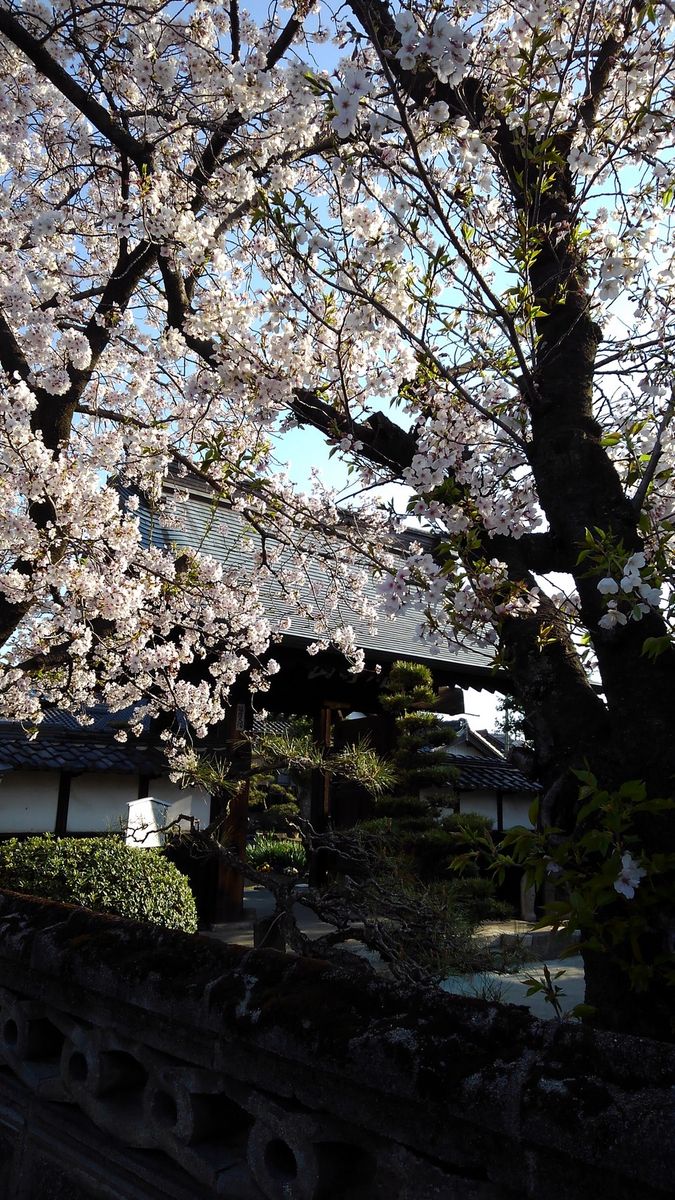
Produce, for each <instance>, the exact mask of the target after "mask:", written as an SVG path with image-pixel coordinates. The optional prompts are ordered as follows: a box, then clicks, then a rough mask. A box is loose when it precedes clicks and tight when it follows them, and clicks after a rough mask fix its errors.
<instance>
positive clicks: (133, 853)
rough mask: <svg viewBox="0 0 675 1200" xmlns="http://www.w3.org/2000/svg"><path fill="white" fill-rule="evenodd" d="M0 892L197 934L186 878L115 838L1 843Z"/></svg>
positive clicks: (157, 854)
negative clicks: (18, 893) (7, 889)
mask: <svg viewBox="0 0 675 1200" xmlns="http://www.w3.org/2000/svg"><path fill="white" fill-rule="evenodd" d="M0 887H4V888H9V889H10V890H12V891H17V892H29V893H30V894H32V895H34V896H43V897H44V898H45V899H48V900H62V901H64V902H65V903H68V904H78V905H81V906H82V907H83V908H92V909H94V910H95V911H97V912H107V913H114V914H116V915H117V916H120V917H130V918H131V919H132V920H135V921H150V922H152V924H154V925H162V926H164V928H166V929H182V930H184V931H185V932H186V933H194V932H195V931H196V929H197V910H196V907H195V901H194V897H193V895H192V892H191V891H190V887H189V884H188V881H187V879H186V878H185V876H184V875H181V873H180V871H178V870H177V868H176V867H175V866H174V865H173V863H170V862H168V860H167V859H166V858H165V857H164V856H163V854H162V853H161V851H157V850H142V849H138V848H136V847H133V846H127V845H125V843H124V842H123V841H121V839H120V838H117V837H101V838H55V837H52V836H51V835H50V834H45V835H44V836H42V837H31V838H26V840H25V841H19V840H18V839H17V838H11V839H10V840H9V841H6V842H2V843H0Z"/></svg>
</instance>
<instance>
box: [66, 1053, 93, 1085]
mask: <svg viewBox="0 0 675 1200" xmlns="http://www.w3.org/2000/svg"><path fill="white" fill-rule="evenodd" d="M88 1074H89V1063H88V1062H87V1059H86V1057H85V1055H84V1054H81V1053H80V1051H79V1050H76V1051H75V1052H74V1053H73V1054H71V1056H70V1058H69V1059H68V1078H69V1079H72V1080H73V1082H74V1083H84V1082H85V1080H86V1078H87V1076H88Z"/></svg>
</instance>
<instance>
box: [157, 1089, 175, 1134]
mask: <svg viewBox="0 0 675 1200" xmlns="http://www.w3.org/2000/svg"><path fill="white" fill-rule="evenodd" d="M152 1115H153V1118H154V1120H155V1121H157V1124H158V1125H162V1126H163V1127H164V1128H165V1129H173V1126H174V1125H175V1124H176V1122H177V1120H178V1106H177V1104H176V1101H175V1099H174V1097H173V1096H172V1095H171V1093H170V1092H163V1091H161V1090H159V1089H158V1090H157V1091H156V1092H155V1093H154V1095H153V1097H152Z"/></svg>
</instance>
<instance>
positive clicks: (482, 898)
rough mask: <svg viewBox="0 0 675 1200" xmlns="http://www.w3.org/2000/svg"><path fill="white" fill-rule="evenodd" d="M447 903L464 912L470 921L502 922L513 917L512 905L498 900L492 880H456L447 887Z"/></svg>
mask: <svg viewBox="0 0 675 1200" xmlns="http://www.w3.org/2000/svg"><path fill="white" fill-rule="evenodd" d="M447 895H448V902H449V903H450V904H451V905H453V906H455V907H457V908H459V909H460V910H461V911H462V912H464V913H465V914H466V915H467V917H468V918H469V919H470V920H471V921H476V922H477V923H478V924H480V923H481V922H482V921H504V920H509V919H512V918H513V917H514V915H515V914H514V911H513V907H512V905H510V904H509V903H508V902H507V901H506V900H498V899H497V897H496V896H495V888H494V884H493V883H492V880H490V879H483V878H476V879H466V878H464V879H456V880H454V881H453V882H452V883H450V884H449V885H448V888H447Z"/></svg>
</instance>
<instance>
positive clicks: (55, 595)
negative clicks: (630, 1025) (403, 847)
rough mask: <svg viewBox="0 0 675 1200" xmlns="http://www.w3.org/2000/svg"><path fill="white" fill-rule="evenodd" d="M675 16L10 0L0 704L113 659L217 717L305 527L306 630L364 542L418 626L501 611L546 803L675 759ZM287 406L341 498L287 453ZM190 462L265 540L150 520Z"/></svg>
mask: <svg viewBox="0 0 675 1200" xmlns="http://www.w3.org/2000/svg"><path fill="white" fill-rule="evenodd" d="M674 26H675V8H674V6H673V5H672V3H670V2H669V0H656V2H654V3H643V2H641V0H631V2H620V0H592V2H591V0H569V2H567V0H566V2H565V3H559V4H543V3H541V2H540V0H516V2H515V3H509V4H503V3H500V2H498V0H464V2H458V3H456V4H452V5H447V6H444V7H442V8H441V7H440V6H439V5H435V4H432V3H426V2H423V0H420V2H419V3H415V4H412V5H408V6H405V7H398V6H397V5H395V4H391V3H389V2H388V0H348V2H347V3H346V5H344V6H342V7H340V8H339V9H338V10H337V12H336V13H333V12H332V11H331V10H330V9H329V8H328V6H326V5H320V6H319V5H312V4H311V2H309V0H300V2H299V3H298V4H297V6H296V7H295V8H294V9H292V10H286V11H285V12H284V11H283V10H280V9H278V8H277V6H276V5H274V6H271V8H270V10H269V12H260V13H258V14H257V15H255V16H251V15H250V14H248V13H246V12H244V11H243V10H240V8H239V5H238V2H237V0H227V2H226V3H224V4H218V3H201V2H198V3H187V4H182V5H181V4H177V3H164V2H162V0H138V2H137V3H133V4H132V3H123V2H119V3H113V2H106V0H101V2H100V3H97V2H95V0H93V2H92V0H90V2H87V3H84V2H82V0H58V2H57V3H55V4H51V5H49V4H46V3H43V2H42V0H25V2H24V3H19V2H18V0H2V3H1V4H0V38H1V41H0V72H1V74H2V84H3V88H2V95H3V97H4V99H3V101H2V126H1V132H0V139H1V143H0V154H1V155H2V160H1V165H0V172H1V178H2V184H3V198H4V205H3V210H4V212H3V216H2V217H1V218H0V364H1V366H2V369H3V385H2V386H3V390H2V398H1V400H0V404H1V408H0V437H1V439H2V469H1V471H0V488H1V492H0V494H1V496H2V504H3V511H4V516H5V522H4V529H3V533H2V539H3V540H2V562H3V572H2V576H1V587H2V591H1V593H0V629H1V632H2V638H3V642H4V645H5V651H4V658H3V667H2V674H1V676H0V694H1V696H2V706H3V710H4V711H5V712H6V713H8V714H13V715H15V716H18V717H21V718H26V717H30V718H32V719H39V712H40V708H41V706H42V705H43V704H44V703H45V702H46V701H57V702H58V703H61V704H68V705H70V706H71V707H73V708H75V709H77V708H81V707H82V706H84V705H85V704H86V703H87V701H89V700H91V698H92V696H94V695H98V696H103V697H104V698H105V699H106V701H107V702H108V703H109V704H111V705H112V706H113V707H121V706H122V705H124V704H127V703H130V702H134V703H136V702H138V701H139V700H143V701H144V702H145V703H146V705H147V706H148V708H149V711H151V712H157V711H159V710H161V709H167V708H168V709H172V708H179V709H182V710H183V711H184V712H185V713H186V715H187V717H188V719H189V720H190V721H191V722H192V724H193V726H194V727H195V728H196V729H197V730H198V731H203V730H204V729H205V728H206V727H207V726H208V725H209V724H210V723H212V722H215V721H218V720H219V719H221V717H222V714H223V711H224V706H225V704H226V702H227V696H228V692H229V689H230V687H231V685H232V683H233V682H234V680H235V679H236V678H237V676H238V675H239V674H241V672H242V671H245V670H249V669H250V668H251V665H252V664H253V665H257V664H259V663H260V661H261V659H262V657H263V656H264V655H265V652H266V651H267V649H268V647H269V645H270V641H271V640H272V641H273V639H274V637H275V636H276V635H277V634H279V633H280V632H281V626H280V625H278V626H276V627H275V626H273V625H272V624H271V623H270V619H269V617H266V616H265V614H264V611H263V607H262V605H261V602H260V595H259V587H260V585H261V582H262V581H264V580H265V579H267V578H268V577H269V575H270V574H271V573H274V574H276V575H277V577H278V585H279V586H280V587H282V588H284V589H285V590H286V592H287V594H288V597H289V604H292V603H300V602H301V598H300V593H301V591H302V588H301V584H302V579H303V572H304V570H305V568H306V563H307V558H308V555H310V554H318V553H320V554H322V555H323V556H324V558H325V562H326V564H327V569H330V571H331V572H332V578H334V581H335V586H334V588H332V589H331V594H332V608H329V607H326V608H325V609H324V610H323V611H322V609H321V606H320V604H318V603H314V602H313V604H312V606H311V615H312V618H313V619H314V620H315V622H316V628H317V639H318V644H320V645H321V644H324V642H325V641H327V640H328V641H330V640H331V639H333V640H334V641H335V642H336V644H338V645H339V646H340V647H341V648H342V649H344V650H345V652H346V653H347V654H350V655H352V657H353V658H354V661H355V664H356V665H358V654H357V652H356V650H355V646H354V638H353V631H351V630H350V629H349V628H348V627H347V628H345V627H343V626H341V625H340V624H339V621H338V616H339V603H338V599H339V596H340V595H345V596H349V598H350V602H351V603H352V605H354V604H358V603H359V599H358V597H359V591H360V586H361V582H362V580H363V577H364V570H365V569H366V567H368V564H370V566H373V565H375V566H378V565H379V567H380V569H381V570H382V572H383V574H382V602H383V607H384V608H385V610H388V611H389V612H393V613H395V612H396V611H398V610H399V609H400V608H401V607H402V606H403V605H405V604H407V603H409V602H410V600H411V598H412V597H413V596H417V597H418V598H419V597H420V596H421V599H422V603H423V605H424V609H425V614H426V615H425V620H424V623H423V628H422V631H421V633H422V634H423V636H425V637H427V638H428V639H429V641H430V642H431V643H434V642H436V643H442V642H447V640H448V639H454V640H456V639H462V638H471V639H473V640H474V641H478V642H479V643H482V644H484V645H486V647H488V648H489V649H490V652H491V653H492V654H493V655H494V660H495V665H496V666H498V667H500V668H501V669H502V670H503V672H504V678H505V680H506V685H507V686H508V687H509V688H510V689H511V690H512V692H513V693H514V695H515V698H516V701H517V703H518V704H519V705H520V706H521V707H522V708H523V710H524V711H525V713H526V715H527V719H528V722H529V725H530V727H531V728H532V729H533V730H534V733H535V737H536V744H537V754H538V759H539V767H540V771H541V775H542V778H543V780H544V782H545V784H546V785H547V796H546V801H545V805H544V809H545V816H546V819H547V820H548V821H554V820H555V821H558V822H560V823H562V825H563V826H564V827H565V828H570V827H571V826H572V825H573V823H574V814H575V811H576V805H577V792H578V788H577V781H576V779H575V777H574V776H573V775H572V774H571V770H572V769H574V768H584V769H586V770H587V771H588V770H592V771H593V772H594V773H595V776H596V777H597V779H598V781H599V783H600V784H601V785H602V786H604V787H607V788H610V789H611V788H614V787H618V786H619V785H620V784H621V783H622V782H623V781H626V780H631V779H640V780H643V781H644V783H645V785H646V789H647V794H648V795H650V796H652V797H654V798H657V797H662V796H671V795H672V791H673V776H674V774H675V739H673V737H672V729H673V725H674V718H675V711H674V710H675V694H674V689H673V677H674V674H675V670H674V667H675V650H674V648H673V645H672V639H671V632H672V624H673V615H674V614H673V608H674V606H675V600H674V595H675V593H674V592H673V579H672V575H673V565H672V554H671V538H672V533H673V512H674V503H673V482H672V480H673V411H674V408H673V383H672V354H673V323H672V315H673V300H674V296H675V263H674V260H673V248H672V247H673V237H672V228H671V225H672V219H673V217H672V214H673V198H674V195H675V158H674V156H673V114H674V113H675V96H674V95H673V91H674V88H675V70H674V67H675V62H674V58H675V53H674V48H675V37H674V32H673V30H674ZM297 426H301V427H310V426H311V427H313V428H314V429H315V430H318V431H319V432H320V433H321V434H322V435H323V436H324V437H325V439H326V440H327V441H328V442H329V443H330V445H331V447H332V448H333V449H334V451H335V453H336V454H337V455H338V456H339V457H340V458H342V459H344V460H345V462H346V463H347V464H348V466H349V469H350V471H351V476H350V478H351V481H352V485H353V486H352V493H353V502H352V505H351V509H350V511H346V510H345V509H344V508H340V507H339V506H338V505H337V501H336V496H335V494H334V493H332V492H331V491H330V489H328V488H327V487H325V486H324V485H323V484H322V483H321V481H320V480H318V479H316V480H315V481H314V486H313V487H311V488H308V489H307V490H306V491H305V492H300V491H298V490H297V489H295V488H293V487H292V486H291V484H290V482H289V480H288V478H287V477H286V476H285V475H284V473H283V471H282V470H281V469H280V468H279V467H278V464H277V463H276V459H275V455H276V454H277V451H278V447H279V437H280V436H281V435H283V433H284V431H287V430H288V429H291V428H293V427H297ZM282 445H283V443H282ZM169 469H171V470H172V471H174V472H175V471H176V470H179V471H180V470H182V471H190V472H192V473H194V474H197V475H198V476H199V477H200V478H201V479H202V481H203V482H204V483H205V484H206V485H207V486H208V487H210V488H211V489H212V491H213V496H214V503H220V504H226V505H229V506H232V507H234V508H236V509H237V510H239V511H240V512H242V514H243V515H244V517H245V519H246V520H247V521H248V522H250V524H251V525H252V527H254V528H255V529H256V530H257V531H258V534H259V536H260V539H261V545H262V550H261V553H260V555H259V556H258V560H257V561H256V562H252V567H251V572H250V575H249V576H248V577H246V578H244V577H242V576H241V574H240V573H239V574H238V575H236V576H235V575H234V574H233V573H231V572H228V570H227V567H226V566H223V564H219V563H217V562H215V561H214V560H213V559H210V558H209V557H208V555H199V554H196V553H195V554H187V553H185V552H184V551H183V552H181V553H180V555H178V556H177V555H176V554H175V553H173V552H172V551H171V549H169V548H165V547H159V546H155V545H148V544H147V540H146V541H144V540H143V538H142V536H141V532H140V526H139V520H138V507H137V506H138V496H139V495H141V496H143V497H146V498H147V502H149V503H151V504H152V506H153V510H154V512H155V513H156V516H157V520H158V521H161V520H162V519H163V517H164V516H166V515H167V510H166V506H167V504H171V505H173V506H174V510H175V509H176V507H178V508H179V507H180V506H179V504H178V505H177V500H176V497H175V496H174V497H173V498H172V499H171V500H167V498H166V496H165V494H164V492H163V484H164V481H165V479H166V475H167V472H168V471H169ZM392 481H398V482H402V483H404V484H406V485H407V487H408V488H409V489H410V495H411V501H410V511H411V512H412V513H413V514H414V515H415V516H416V517H417V518H418V521H419V522H421V524H422V527H423V528H424V530H425V533H426V534H428V535H429V534H430V535H431V540H430V538H429V537H425V539H424V540H423V543H420V544H419V545H415V544H413V545H412V547H411V548H410V549H409V550H408V551H406V552H405V554H403V553H402V552H401V551H400V550H399V549H397V545H396V543H395V541H394V540H392V539H391V538H390V536H389V535H390V533H392V532H393V531H394V527H395V525H396V521H395V520H394V518H393V517H392V515H391V514H389V513H387V512H386V511H384V510H382V509H378V507H377V503H376V501H372V500H371V501H370V502H366V499H367V497H369V496H376V491H375V490H374V489H375V488H376V485H378V484H381V483H388V482H392ZM144 503H145V501H144ZM178 519H179V518H177V517H176V516H175V511H174V513H173V515H172V517H171V520H172V521H173V523H174V524H175V522H176V520H178ZM271 534H273V535H274V542H273V540H272V538H271V536H270V535H271ZM284 546H286V547H291V548H292V549H293V551H294V558H293V563H292V565H290V566H289V558H288V555H286V557H285V558H284V556H283V554H280V547H281V548H283V547H284ZM362 605H363V611H364V612H368V611H369V610H368V608H367V605H366V604H365V601H364V602H362ZM371 615H373V617H374V616H375V614H371ZM272 669H273V667H272ZM261 678H262V675H261ZM672 826H673V822H672V813H670V812H668V811H667V810H666V811H663V812H661V811H659V812H651V813H647V814H645V813H644V812H643V813H642V814H641V815H640V816H639V817H636V829H637V833H636V835H635V836H636V837H639V841H640V846H639V853H638V852H637V850H636V847H635V846H634V844H633V843H631V848H629V847H627V846H626V847H625V848H623V855H624V857H621V851H622V847H621V846H618V848H617V852H616V853H617V855H618V856H619V857H617V860H616V863H615V864H614V865H615V866H616V871H615V876H616V877H617V878H619V877H620V878H625V877H626V873H627V872H628V873H629V874H630V881H629V882H630V885H631V886H630V888H628V889H626V888H624V890H623V892H622V893H620V894H619V893H617V892H616V891H615V892H614V895H615V903H617V904H619V905H622V904H623V905H625V906H629V905H631V904H635V903H636V902H637V899H638V898H639V896H640V895H641V894H642V895H646V894H647V890H648V889H649V888H650V887H654V886H655V884H654V880H655V879H657V878H658V879H659V880H661V883H662V879H663V877H665V875H664V873H666V874H667V870H668V869H670V868H669V866H668V864H667V863H666V862H665V860H664V861H661V859H659V858H658V855H659V854H660V853H661V852H662V851H663V848H664V840H665V838H666V837H667V836H668V835H670V836H672V832H673V827H672ZM626 854H630V871H628V868H627V867H626V863H625V855H626ZM639 872H644V873H645V874H644V875H642V874H639ZM661 883H660V884H659V886H661ZM631 889H632V890H633V893H634V895H633V897H632V898H631V897H629V896H628V891H629V890H631ZM650 911H651V910H650ZM672 931H673V913H672V904H671V905H670V906H669V905H668V904H667V903H665V902H664V903H663V904H661V905H660V906H659V910H658V915H652V916H651V917H650V924H649V927H648V928H646V930H645V929H642V930H641V932H640V933H639V935H638V934H636V931H635V930H634V929H633V930H632V935H631V936H632V937H633V940H634V942H635V944H636V945H637V946H638V951H639V954H640V955H641V956H642V957H643V958H645V957H646V958H651V959H654V960H656V959H659V960H662V959H664V956H665V954H666V950H667V943H668V939H669V938H672ZM608 970H609V968H606V969H605V968H600V967H597V969H596V966H594V967H593V970H592V971H591V976H592V980H591V993H592V996H593V1003H595V1004H597V1005H598V1006H600V1007H603V1006H604V1009H603V1011H604V1012H605V1019H607V1020H613V1021H614V1022H615V1023H618V1024H620V1023H621V1021H622V1020H623V1021H624V1023H625V1021H626V1020H631V1021H633V1022H634V1024H637V1026H639V1027H643V1028H644V1027H645V1021H646V1020H647V1017H644V1020H643V1018H642V1017H641V1016H640V1013H643V1014H644V1013H647V1012H649V1013H651V1014H652V1016H651V1017H650V1019H651V1020H652V1021H653V1024H654V1027H655V1028H659V1029H662V1028H665V1017H664V1019H663V1020H661V1018H660V1017H658V1016H654V1014H658V1013H661V1012H665V1001H664V999H663V995H662V987H663V980H662V977H660V979H661V982H660V983H659V984H658V987H657V984H656V983H655V982H654V980H651V982H650V981H649V980H648V981H647V982H646V983H644V988H645V991H644V997H645V999H644V1002H641V1001H639V999H635V997H633V998H632V999H631V1001H630V1005H629V1006H628V1007H630V1016H629V1017H626V1012H628V1008H627V1007H626V1004H624V1002H623V999H622V984H621V982H620V978H621V977H620V976H617V977H616V978H615V977H614V976H612V975H611V972H610V974H609V975H608V974H607V971H608ZM603 971H604V973H603ZM593 981H595V982H593ZM659 989H661V990H659ZM657 993H658V994H657ZM626 1003H627V1002H626ZM641 1004H642V1007H640V1005H641ZM622 1005H623V1008H622ZM638 1010H639V1011H638ZM622 1013H623V1015H622ZM636 1013H637V1016H636V1015H635V1014H636ZM641 1021H642V1025H640V1022H641Z"/></svg>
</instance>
